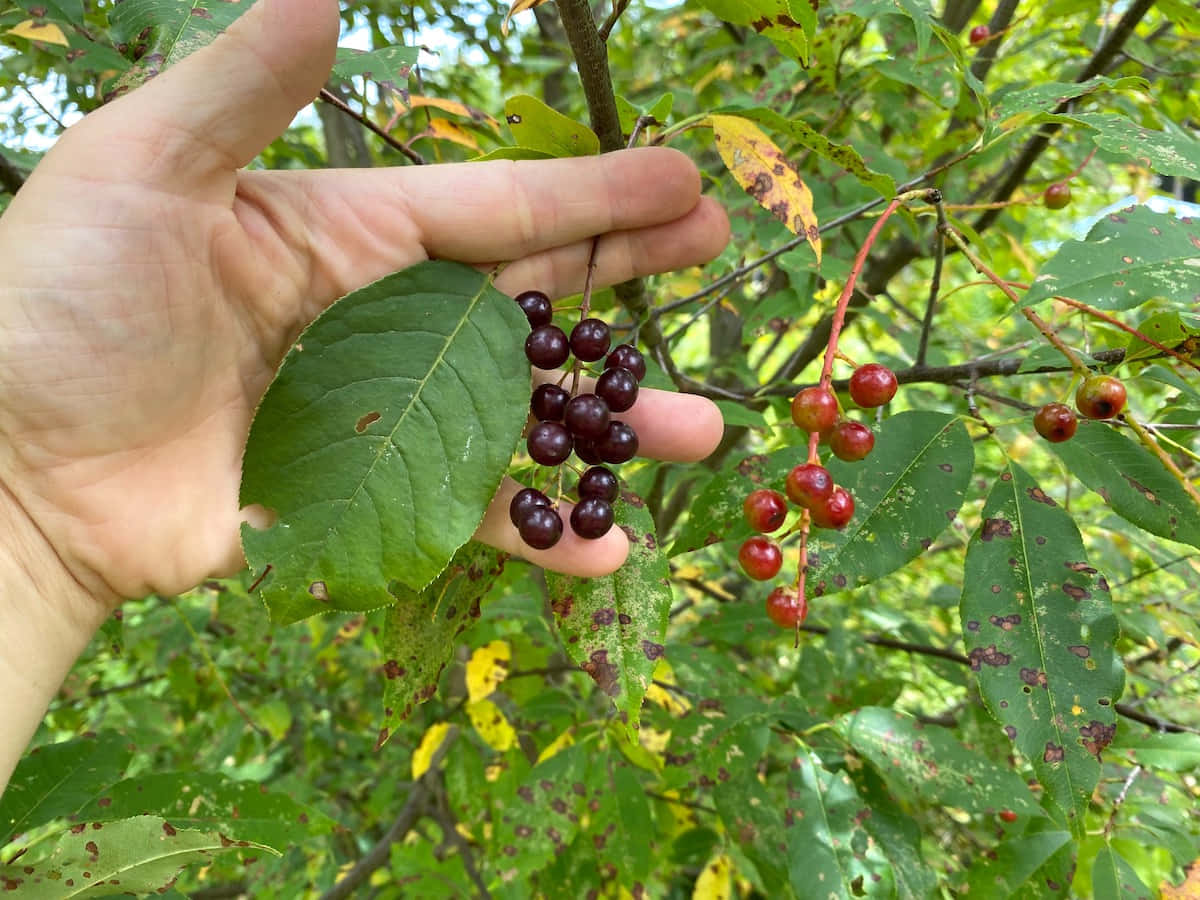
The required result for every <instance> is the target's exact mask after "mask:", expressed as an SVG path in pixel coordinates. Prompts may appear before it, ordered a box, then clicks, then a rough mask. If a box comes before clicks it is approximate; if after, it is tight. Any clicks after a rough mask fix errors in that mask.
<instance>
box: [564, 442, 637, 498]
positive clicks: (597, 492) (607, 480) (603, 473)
mask: <svg viewBox="0 0 1200 900" xmlns="http://www.w3.org/2000/svg"><path fill="white" fill-rule="evenodd" d="M576 452H578V448H576ZM620 489H621V486H620V484H619V483H618V482H617V476H616V475H614V474H613V473H612V471H611V470H609V469H606V468H604V466H592V467H591V468H590V469H588V470H587V471H586V472H584V473H583V474H582V475H580V476H579V486H578V488H577V489H576V490H577V491H578V493H579V499H580V500H586V499H587V498H588V497H599V498H600V499H601V500H607V501H608V502H609V503H611V502H612V501H614V500H616V499H617V494H618V493H619V492H620ZM547 502H549V501H547Z"/></svg>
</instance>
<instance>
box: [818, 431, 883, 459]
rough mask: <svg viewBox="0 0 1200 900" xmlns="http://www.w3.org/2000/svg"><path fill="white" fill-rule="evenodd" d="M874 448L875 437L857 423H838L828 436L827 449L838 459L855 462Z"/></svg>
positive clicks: (863, 457)
mask: <svg viewBox="0 0 1200 900" xmlns="http://www.w3.org/2000/svg"><path fill="white" fill-rule="evenodd" d="M874 446H875V435H874V434H873V433H872V432H871V429H870V428H868V427H867V426H866V425H861V424H859V423H858V422H839V423H838V424H837V425H836V426H834V429H833V431H832V432H831V433H830V435H829V449H830V450H832V451H833V455H834V456H836V457H837V458H838V459H844V460H846V462H857V461H858V460H860V459H865V458H866V456H867V454H869V453H870V452H871V450H872V448H874Z"/></svg>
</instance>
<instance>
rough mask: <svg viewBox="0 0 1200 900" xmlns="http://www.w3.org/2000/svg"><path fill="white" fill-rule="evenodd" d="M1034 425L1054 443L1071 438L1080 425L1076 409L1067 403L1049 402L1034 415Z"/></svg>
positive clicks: (1038, 431) (1043, 435)
mask: <svg viewBox="0 0 1200 900" xmlns="http://www.w3.org/2000/svg"><path fill="white" fill-rule="evenodd" d="M1033 427H1034V428H1035V429H1037V433H1038V434H1040V435H1041V436H1042V437H1044V438H1045V439H1046V440H1048V441H1050V443H1052V444H1060V443H1062V442H1063V441H1066V440H1069V439H1070V438H1071V437H1072V436H1073V435H1074V434H1075V429H1076V428H1078V427H1079V420H1078V419H1077V418H1075V410H1073V409H1071V407H1069V406H1067V405H1066V404H1065V403H1047V404H1046V405H1045V406H1043V407H1042V408H1041V409H1039V410H1038V411H1037V412H1036V413H1034V415H1033Z"/></svg>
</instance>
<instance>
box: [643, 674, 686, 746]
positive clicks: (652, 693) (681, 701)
mask: <svg viewBox="0 0 1200 900" xmlns="http://www.w3.org/2000/svg"><path fill="white" fill-rule="evenodd" d="M654 682H658V683H653V682H652V683H651V684H650V686H649V687H648V688H646V699H647V700H649V701H650V702H651V703H657V704H658V705H659V706H661V707H662V708H663V709H665V710H666V711H667V712H669V713H671V714H672V715H675V716H682V715H685V714H686V713H687V711H688V710H689V709H691V708H692V704H691V702H690V701H689V700H688V699H687V697H683V696H680V695H679V694H676V693H675V692H674V691H670V690H667V689H666V688H665V687H662V685H672V686H673V685H675V684H676V681H675V670H674V669H672V668H671V664H670V663H669V662H667V660H666V658H665V657H661V658H659V660H658V662H657V663H656V664H655V666H654ZM643 743H644V742H643Z"/></svg>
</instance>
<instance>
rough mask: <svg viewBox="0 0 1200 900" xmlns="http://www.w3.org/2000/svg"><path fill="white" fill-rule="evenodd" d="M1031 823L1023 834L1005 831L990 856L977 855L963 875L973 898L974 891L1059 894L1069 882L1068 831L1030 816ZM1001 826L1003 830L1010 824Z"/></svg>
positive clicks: (998, 899)
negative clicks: (966, 879) (991, 856)
mask: <svg viewBox="0 0 1200 900" xmlns="http://www.w3.org/2000/svg"><path fill="white" fill-rule="evenodd" d="M1032 826H1033V827H1031V828H1030V829H1029V830H1028V831H1026V832H1025V833H1024V834H1020V833H1017V834H1009V833H1006V834H1005V835H1004V838H1003V840H1001V841H1000V843H999V845H998V846H997V847H996V849H995V851H994V854H993V858H991V859H981V860H980V861H979V862H977V863H976V864H975V865H973V866H972V867H971V868H970V870H969V871H968V872H967V878H968V880H969V882H970V886H971V892H970V896H971V897H972V898H973V900H974V898H975V897H976V895H978V896H979V897H980V898H982V900H1009V898H1010V897H1030V898H1042V897H1047V896H1051V897H1053V896H1060V895H1062V894H1063V892H1064V890H1065V889H1066V888H1068V887H1069V886H1070V884H1071V872H1072V871H1073V870H1074V868H1075V844H1074V843H1073V841H1072V839H1071V834H1070V832H1067V831H1063V830H1062V829H1061V828H1058V827H1057V826H1055V825H1054V824H1053V823H1052V822H1050V821H1049V820H1047V819H1040V820H1034V822H1033V823H1032ZM1002 827H1004V829H1005V831H1006V832H1007V831H1008V830H1009V829H1010V828H1011V827H1012V826H1008V825H1005V826H1002ZM1047 878H1049V879H1050V881H1049V883H1047V881H1046V879H1047Z"/></svg>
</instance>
